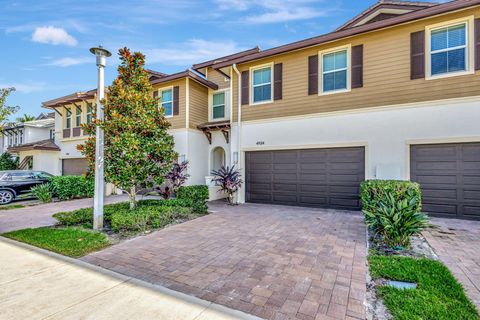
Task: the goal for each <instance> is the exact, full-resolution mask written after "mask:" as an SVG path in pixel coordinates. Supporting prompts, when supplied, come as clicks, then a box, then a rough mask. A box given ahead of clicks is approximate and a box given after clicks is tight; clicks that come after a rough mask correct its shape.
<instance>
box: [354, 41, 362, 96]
mask: <svg viewBox="0 0 480 320" xmlns="http://www.w3.org/2000/svg"><path fill="white" fill-rule="evenodd" d="M361 87H363V44H361V45H358V46H354V47H352V89H353V88H361Z"/></svg>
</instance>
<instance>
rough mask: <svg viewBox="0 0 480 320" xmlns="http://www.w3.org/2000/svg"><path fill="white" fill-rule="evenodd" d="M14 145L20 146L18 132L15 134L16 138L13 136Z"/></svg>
mask: <svg viewBox="0 0 480 320" xmlns="http://www.w3.org/2000/svg"><path fill="white" fill-rule="evenodd" d="M13 145H14V146H18V132H15V133H14V136H13Z"/></svg>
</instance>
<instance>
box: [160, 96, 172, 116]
mask: <svg viewBox="0 0 480 320" xmlns="http://www.w3.org/2000/svg"><path fill="white" fill-rule="evenodd" d="M172 91H173V90H172V89H165V90H162V91H161V95H160V97H161V104H162V108H163V111H164V113H165V117H173V95H172Z"/></svg>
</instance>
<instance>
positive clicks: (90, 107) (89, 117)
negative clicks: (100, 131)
mask: <svg viewBox="0 0 480 320" xmlns="http://www.w3.org/2000/svg"><path fill="white" fill-rule="evenodd" d="M92 112H93V105H92V104H91V103H90V102H89V103H87V123H92Z"/></svg>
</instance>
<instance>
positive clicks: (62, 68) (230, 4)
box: [0, 0, 376, 115]
mask: <svg viewBox="0 0 480 320" xmlns="http://www.w3.org/2000/svg"><path fill="white" fill-rule="evenodd" d="M375 2H376V0H361V1H360V0H339V1H329V0H317V1H314V0H209V1H194V0H144V1H123V0H115V1H113V0H104V1H91V0H83V1H66V0H56V1H51V0H41V1H39V0H31V1H20V0H19V1H5V0H0V8H1V13H0V49H1V50H0V70H1V71H0V87H10V86H14V87H16V88H17V91H16V92H15V93H14V94H13V95H12V96H11V97H10V98H9V100H8V102H9V104H11V105H19V106H20V107H21V110H20V112H19V113H20V114H23V113H29V114H34V115H37V114H39V113H40V112H43V111H46V109H43V108H41V102H42V101H46V100H50V99H54V98H57V97H60V96H62V95H66V94H70V93H73V92H76V91H82V90H87V89H92V88H94V87H95V86H96V67H95V59H94V57H93V55H91V54H90V53H89V51H88V49H89V48H90V47H92V46H97V45H98V44H102V45H103V46H104V47H105V48H107V49H109V50H110V51H112V52H113V53H114V55H113V56H112V58H110V59H109V61H108V64H109V65H108V68H107V71H106V82H107V84H110V83H111V81H112V80H113V79H114V77H115V75H116V65H117V62H118V59H117V55H116V51H117V50H118V48H120V47H124V46H127V47H129V48H131V49H132V50H136V51H137V50H139V51H142V52H143V53H145V54H146V62H147V67H148V68H151V69H153V70H157V71H161V72H166V73H173V72H177V71H182V70H185V69H186V68H188V67H189V66H191V65H192V64H193V63H198V62H202V61H205V60H209V59H212V58H215V57H219V56H223V55H227V54H230V53H234V52H236V51H240V50H243V49H248V48H252V47H254V46H257V45H258V46H260V48H262V49H268V48H271V47H275V46H278V45H281V44H285V43H289V42H293V41H296V40H301V39H305V38H309V37H313V36H317V35H320V34H323V33H327V32H330V31H332V30H333V29H335V28H336V27H338V26H339V25H341V24H342V23H343V22H345V21H347V20H348V19H350V18H352V17H353V16H355V15H356V14H357V13H359V12H361V11H362V10H364V9H365V8H367V7H368V6H370V5H372V4H374V3H375Z"/></svg>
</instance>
